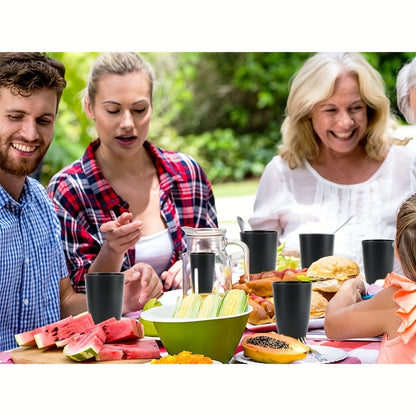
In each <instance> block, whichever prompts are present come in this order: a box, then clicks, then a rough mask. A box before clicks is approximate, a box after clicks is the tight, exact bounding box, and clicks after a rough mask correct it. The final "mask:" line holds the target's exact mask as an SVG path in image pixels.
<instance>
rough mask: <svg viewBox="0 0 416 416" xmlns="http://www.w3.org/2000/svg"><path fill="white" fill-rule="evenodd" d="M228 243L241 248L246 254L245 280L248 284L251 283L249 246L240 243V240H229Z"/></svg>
mask: <svg viewBox="0 0 416 416" xmlns="http://www.w3.org/2000/svg"><path fill="white" fill-rule="evenodd" d="M227 243H228V244H234V245H236V246H239V247H240V248H241V249H242V250H243V252H244V280H245V281H246V282H249V281H250V267H249V266H250V265H249V262H250V259H249V248H248V245H247V244H246V243H244V242H243V241H239V240H228V241H227Z"/></svg>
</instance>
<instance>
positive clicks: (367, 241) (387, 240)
mask: <svg viewBox="0 0 416 416" xmlns="http://www.w3.org/2000/svg"><path fill="white" fill-rule="evenodd" d="M361 242H362V243H386V242H391V243H393V242H394V239H392V238H373V239H368V240H361Z"/></svg>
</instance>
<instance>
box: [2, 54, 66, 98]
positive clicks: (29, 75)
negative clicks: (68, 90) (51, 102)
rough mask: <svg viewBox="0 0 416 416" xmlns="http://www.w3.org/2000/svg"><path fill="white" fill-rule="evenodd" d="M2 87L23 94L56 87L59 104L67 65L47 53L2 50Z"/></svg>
mask: <svg viewBox="0 0 416 416" xmlns="http://www.w3.org/2000/svg"><path fill="white" fill-rule="evenodd" d="M0 87H6V88H9V89H10V92H12V93H13V94H19V95H21V96H30V95H31V94H32V92H33V91H35V90H38V89H42V88H49V89H54V90H55V91H56V95H57V98H58V100H57V104H59V101H60V99H61V96H62V92H63V90H64V89H65V87H66V81H65V67H64V65H63V64H62V63H61V62H60V61H58V60H57V59H54V58H51V57H49V56H48V55H46V54H45V53H40V52H0Z"/></svg>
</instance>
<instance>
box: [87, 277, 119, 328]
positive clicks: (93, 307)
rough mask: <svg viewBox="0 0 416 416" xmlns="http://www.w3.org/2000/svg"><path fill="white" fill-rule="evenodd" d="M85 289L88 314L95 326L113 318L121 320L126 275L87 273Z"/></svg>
mask: <svg viewBox="0 0 416 416" xmlns="http://www.w3.org/2000/svg"><path fill="white" fill-rule="evenodd" d="M85 287H86V293H87V307H88V312H89V313H90V314H91V316H92V319H93V320H94V322H95V324H99V323H100V322H102V321H105V320H106V319H110V318H112V317H114V318H116V319H118V320H120V319H121V314H122V311H123V296H124V273H105V272H100V273H87V274H86V275H85Z"/></svg>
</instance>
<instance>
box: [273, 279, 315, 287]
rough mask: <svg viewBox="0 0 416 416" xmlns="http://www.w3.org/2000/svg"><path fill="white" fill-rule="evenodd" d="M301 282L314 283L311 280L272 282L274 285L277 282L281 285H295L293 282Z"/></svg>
mask: <svg viewBox="0 0 416 416" xmlns="http://www.w3.org/2000/svg"><path fill="white" fill-rule="evenodd" d="M299 283H302V284H304V283H307V284H310V285H312V282H310V281H307V280H278V281H277V282H272V285H273V286H274V285H275V284H276V285H277V284H279V285H282V284H283V285H293V284H296V285H298V284H299Z"/></svg>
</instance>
